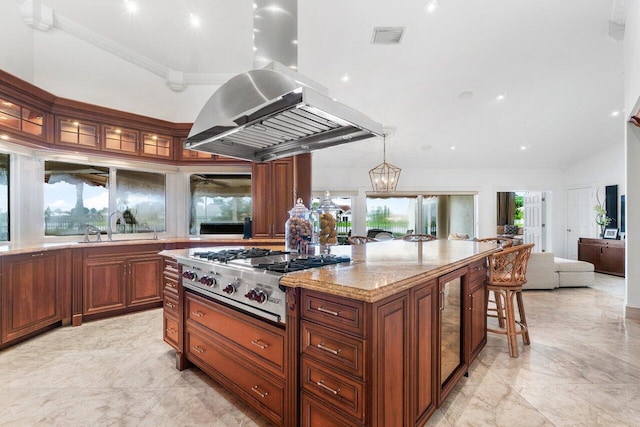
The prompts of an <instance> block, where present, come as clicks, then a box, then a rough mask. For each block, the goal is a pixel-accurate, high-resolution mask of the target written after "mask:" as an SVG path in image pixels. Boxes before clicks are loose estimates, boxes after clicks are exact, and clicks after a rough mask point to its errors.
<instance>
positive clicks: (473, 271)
mask: <svg viewBox="0 0 640 427" xmlns="http://www.w3.org/2000/svg"><path fill="white" fill-rule="evenodd" d="M484 277H487V261H486V260H484V259H483V260H481V261H478V262H474V263H473V264H469V282H473V281H474V280H476V279H480V278H484Z"/></svg>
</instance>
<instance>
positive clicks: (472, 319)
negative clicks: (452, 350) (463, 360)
mask: <svg viewBox="0 0 640 427" xmlns="http://www.w3.org/2000/svg"><path fill="white" fill-rule="evenodd" d="M469 288H470V289H469V293H468V296H469V301H467V303H468V307H469V311H470V315H469V323H470V325H469V355H468V363H471V362H472V361H473V360H474V359H475V358H476V356H477V355H478V353H480V350H482V348H483V347H484V345H485V344H486V343H487V290H486V289H487V287H486V280H477V281H474V282H473V283H471V285H470V286H469Z"/></svg>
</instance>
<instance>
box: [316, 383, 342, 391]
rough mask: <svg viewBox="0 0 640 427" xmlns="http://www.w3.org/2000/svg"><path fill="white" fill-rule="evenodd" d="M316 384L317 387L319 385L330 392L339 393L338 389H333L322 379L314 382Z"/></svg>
mask: <svg viewBox="0 0 640 427" xmlns="http://www.w3.org/2000/svg"><path fill="white" fill-rule="evenodd" d="M316 385H317V386H318V387H320V388H321V389H323V390H326V391H328V392H329V393H332V394H338V393H340V389H337V390H334V389H332V388H331V387H329V386H326V385H324V380H320V381H318V382H317V383H316Z"/></svg>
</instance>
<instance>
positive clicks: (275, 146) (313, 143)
mask: <svg viewBox="0 0 640 427" xmlns="http://www.w3.org/2000/svg"><path fill="white" fill-rule="evenodd" d="M323 92H325V90H323V88H322V87H321V86H319V85H318V84H316V83H314V82H312V81H310V80H308V79H306V78H305V77H304V76H301V75H300V74H298V73H295V72H294V71H293V70H291V69H289V68H288V67H285V66H283V65H280V64H278V63H273V64H270V65H269V66H267V67H265V68H262V69H258V70H251V71H248V72H246V73H243V74H240V75H238V76H235V77H233V78H232V79H231V80H229V81H228V82H226V83H225V84H224V85H222V86H220V88H219V89H218V90H217V91H216V92H215V93H214V94H213V95H212V96H211V98H210V99H209V101H207V103H206V104H205V106H204V107H203V109H202V111H201V112H200V114H199V115H198V117H197V118H196V121H195V122H194V124H193V127H192V128H191V132H190V133H189V137H188V138H187V139H186V141H185V143H184V147H185V148H188V149H191V150H198V151H205V152H208V153H213V154H220V155H224V156H230V157H235V158H239V159H244V160H251V161H254V162H264V161H268V160H274V159H278V158H281V157H287V156H292V155H295V154H302V153H308V152H310V151H314V150H319V149H322V148H327V147H333V146H336V145H340V144H345V143H348V142H353V141H358V140H361V139H366V138H371V137H374V136H380V135H382V125H381V124H380V123H377V122H375V121H373V120H371V119H370V118H368V117H367V116H365V115H364V114H362V113H360V112H358V111H356V110H354V109H352V108H349V107H347V106H346V105H344V104H341V103H339V102H336V101H334V100H333V99H331V98H330V97H329V96H327V94H326V93H323Z"/></svg>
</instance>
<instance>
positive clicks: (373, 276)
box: [161, 240, 499, 302]
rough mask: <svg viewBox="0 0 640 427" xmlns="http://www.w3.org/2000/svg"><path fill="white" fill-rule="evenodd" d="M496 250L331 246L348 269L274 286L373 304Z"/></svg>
mask: <svg viewBox="0 0 640 427" xmlns="http://www.w3.org/2000/svg"><path fill="white" fill-rule="evenodd" d="M498 250H499V248H498V247H497V246H496V245H495V244H493V243H480V242H473V241H466V240H433V241H429V242H406V241H404V240H390V241H386V242H372V243H367V244H364V245H344V246H342V245H341V246H333V247H331V253H332V254H335V255H343V256H349V257H350V258H351V263H349V264H347V263H342V264H337V265H331V266H327V267H322V268H312V269H308V270H302V271H297V272H293V273H287V274H285V275H284V276H283V277H282V278H281V279H280V283H281V284H282V285H284V286H289V287H297V288H305V289H311V290H317V291H321V292H325V293H328V294H331V295H336V296H343V297H346V298H352V299H356V300H360V301H365V302H376V301H379V300H381V299H383V298H386V297H388V296H391V295H394V294H396V293H398V292H402V291H403V290H405V289H409V288H411V287H413V286H415V285H416V284H418V283H421V282H424V281H427V280H431V279H435V278H437V277H439V276H442V275H443V274H446V273H449V272H451V271H454V270H456V269H458V268H461V267H464V266H466V265H468V264H470V263H472V262H474V261H478V260H481V259H483V258H485V257H487V256H488V255H490V254H492V253H494V252H496V251H498ZM186 253H188V250H187V249H179V250H167V251H163V252H161V254H162V255H165V256H169V257H171V256H173V255H183V254H186Z"/></svg>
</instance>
